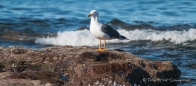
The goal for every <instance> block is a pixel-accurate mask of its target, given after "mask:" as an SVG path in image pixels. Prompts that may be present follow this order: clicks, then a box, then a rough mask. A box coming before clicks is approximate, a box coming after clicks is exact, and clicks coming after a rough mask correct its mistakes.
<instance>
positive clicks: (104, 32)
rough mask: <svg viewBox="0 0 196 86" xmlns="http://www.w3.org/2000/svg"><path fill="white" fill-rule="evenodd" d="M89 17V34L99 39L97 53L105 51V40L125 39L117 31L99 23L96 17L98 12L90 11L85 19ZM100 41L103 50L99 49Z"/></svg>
mask: <svg viewBox="0 0 196 86" xmlns="http://www.w3.org/2000/svg"><path fill="white" fill-rule="evenodd" d="M90 16H91V21H90V32H91V34H92V35H93V36H94V37H95V38H97V39H99V48H98V51H99V52H104V51H105V50H106V40H112V39H119V40H123V39H127V38H126V37H125V36H122V35H120V34H119V33H118V31H116V30H114V29H113V28H112V27H111V26H109V25H107V24H102V23H99V21H98V16H99V12H98V11H97V10H92V11H91V12H90V13H89V14H88V15H87V17H90ZM101 40H104V48H101V45H102V43H101Z"/></svg>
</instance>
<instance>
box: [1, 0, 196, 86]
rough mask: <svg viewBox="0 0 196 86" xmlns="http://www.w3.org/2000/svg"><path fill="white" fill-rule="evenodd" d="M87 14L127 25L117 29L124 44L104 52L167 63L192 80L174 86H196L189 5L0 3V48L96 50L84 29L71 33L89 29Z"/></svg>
mask: <svg viewBox="0 0 196 86" xmlns="http://www.w3.org/2000/svg"><path fill="white" fill-rule="evenodd" d="M93 9H96V10H98V11H99V14H100V17H99V20H100V22H102V23H108V22H110V21H112V20H113V19H119V20H120V21H123V22H125V23H126V24H128V25H131V26H130V27H126V28H123V27H120V26H119V27H118V28H121V30H118V31H119V32H120V33H121V34H123V35H125V36H126V37H127V38H129V39H130V40H129V41H109V42H108V43H109V45H108V46H107V47H108V49H116V48H118V49H122V50H125V51H128V52H131V53H133V54H136V55H138V56H140V57H143V58H146V59H152V60H163V61H165V60H169V61H172V62H173V63H174V64H176V65H177V66H178V68H179V69H180V70H181V71H182V75H181V78H190V79H192V80H193V81H192V82H186V83H180V84H179V86H191V85H192V86H193V85H195V84H196V1H195V0H183V1H182V0H181V1H178V0H162V1H161V0H118V1H117V0H115V1H114V0H107V1H105V0H99V1H95V0H85V1H82V0H1V1H0V30H1V31H0V46H25V47H28V48H32V49H41V48H44V47H48V46H62V45H72V46H82V45H89V46H93V47H97V44H98V41H97V40H96V39H94V38H93V37H92V36H91V35H90V33H89V31H88V30H82V31H80V30H77V29H78V28H82V27H84V28H88V27H89V24H90V18H87V14H88V13H89V12H90V11H91V10H93ZM84 38H85V39H84ZM78 41H79V42H78Z"/></svg>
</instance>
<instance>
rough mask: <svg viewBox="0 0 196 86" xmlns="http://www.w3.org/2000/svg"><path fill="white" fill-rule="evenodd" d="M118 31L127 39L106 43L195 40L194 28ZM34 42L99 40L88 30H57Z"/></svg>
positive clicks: (90, 42)
mask: <svg viewBox="0 0 196 86" xmlns="http://www.w3.org/2000/svg"><path fill="white" fill-rule="evenodd" d="M118 32H119V33H120V34H122V35H124V36H125V37H127V38H128V39H129V40H117V39H116V40H108V41H107V43H128V42H130V41H139V40H151V41H161V40H168V41H170V42H172V43H174V44H182V43H186V42H188V41H194V40H196V29H189V30H188V31H175V30H173V31H158V30H151V29H146V30H138V29H136V30H132V31H126V30H124V29H119V30H118ZM35 42H36V43H39V44H50V45H72V46H82V45H88V46H96V45H98V42H99V40H97V39H96V38H94V37H93V36H92V35H91V34H90V32H89V31H88V30H78V31H64V32H58V34H57V37H46V38H44V37H43V38H37V39H36V40H35Z"/></svg>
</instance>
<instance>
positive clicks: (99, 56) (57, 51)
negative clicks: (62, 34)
mask: <svg viewBox="0 0 196 86" xmlns="http://www.w3.org/2000/svg"><path fill="white" fill-rule="evenodd" d="M0 59H1V60H0V75H1V77H0V79H1V81H0V85H1V86H2V85H5V86H12V85H13V84H14V85H15V86H21V85H22V86H46V85H47V86H71V85H72V86H78V85H80V86H87V85H91V86H92V85H93V86H96V85H97V86H98V85H106V86H116V85H126V86H130V85H140V86H147V85H149V86H176V85H177V83H176V82H172V81H159V80H161V79H177V78H179V77H180V74H181V72H180V70H179V69H178V68H177V67H176V66H175V65H174V64H172V62H170V61H153V60H147V59H143V58H140V57H137V56H135V55H133V54H131V53H128V52H125V51H120V50H107V51H105V52H97V51H95V49H94V48H92V47H88V46H81V47H73V46H59V47H48V48H43V49H41V50H32V49H27V48H24V47H14V46H10V47H0ZM150 80H151V81H150ZM25 82H26V83H25Z"/></svg>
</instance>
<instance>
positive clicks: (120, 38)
mask: <svg viewBox="0 0 196 86" xmlns="http://www.w3.org/2000/svg"><path fill="white" fill-rule="evenodd" d="M119 40H129V39H128V38H126V37H125V36H122V35H120V37H119Z"/></svg>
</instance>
